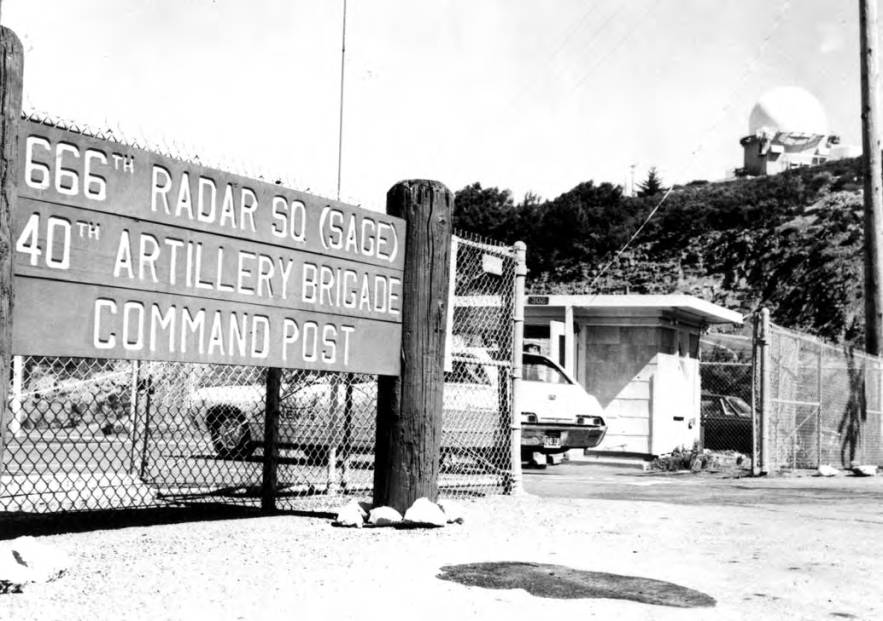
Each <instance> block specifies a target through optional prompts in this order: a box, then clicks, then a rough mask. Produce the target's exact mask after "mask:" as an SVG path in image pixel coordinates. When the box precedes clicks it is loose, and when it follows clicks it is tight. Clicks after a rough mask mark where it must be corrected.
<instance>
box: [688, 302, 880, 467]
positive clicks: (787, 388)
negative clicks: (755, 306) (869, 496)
mask: <svg viewBox="0 0 883 621" xmlns="http://www.w3.org/2000/svg"><path fill="white" fill-rule="evenodd" d="M702 358H703V360H702V364H701V370H702V432H701V437H702V442H703V446H704V447H705V448H709V449H715V450H736V451H739V452H741V453H745V454H749V455H750V454H752V448H754V447H756V449H757V457H758V458H759V464H756V466H757V468H756V470H755V472H758V473H759V472H779V471H786V470H799V469H815V468H818V467H819V466H820V465H832V466H835V467H843V468H849V467H851V466H852V465H854V464H872V465H883V403H881V388H883V359H881V358H879V357H876V356H871V355H869V354H867V353H865V352H862V351H859V350H855V349H853V348H850V347H848V346H836V345H832V344H830V343H826V342H824V341H821V340H820V339H818V338H816V337H813V336H810V335H807V334H801V333H799V332H795V331H793V330H788V329H786V328H782V327H780V326H777V325H774V324H771V323H769V322H768V321H766V322H764V321H763V320H762V313H761V314H759V315H758V317H757V318H756V320H755V327H754V334H753V336H740V335H721V334H711V335H706V336H705V337H704V338H703V354H702ZM752 438H753V439H754V447H753V446H752Z"/></svg>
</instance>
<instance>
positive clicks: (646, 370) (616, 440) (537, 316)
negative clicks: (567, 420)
mask: <svg viewBox="0 0 883 621" xmlns="http://www.w3.org/2000/svg"><path fill="white" fill-rule="evenodd" d="M524 315H525V328H524V331H525V332H524V336H525V345H527V346H529V345H538V346H539V347H540V349H541V351H543V352H544V353H545V354H546V355H548V356H549V357H551V358H552V359H553V360H555V361H557V362H559V363H560V364H561V366H563V367H564V368H565V369H566V370H567V371H569V372H570V373H571V374H572V375H573V376H574V377H575V378H577V380H578V381H579V382H580V383H581V384H582V385H583V387H584V388H585V389H586V390H587V391H588V392H590V393H591V394H593V395H594V396H595V397H597V399H598V401H600V402H601V405H602V406H603V407H604V410H605V420H606V421H607V427H608V431H607V436H606V437H605V439H604V441H603V442H602V443H601V444H600V445H599V446H598V447H597V448H595V449H591V450H590V451H587V453H594V454H595V455H596V456H597V455H604V454H617V455H632V456H645V457H646V456H650V455H660V454H663V453H668V452H671V451H672V450H674V449H675V448H677V447H679V446H686V447H688V448H689V447H691V446H692V445H693V443H694V442H695V441H697V440H698V439H699V415H700V410H699V395H700V378H699V337H700V335H701V334H702V333H703V332H704V331H705V330H706V328H707V327H708V326H710V325H713V324H736V325H741V324H742V315H741V314H739V313H737V312H735V311H731V310H728V309H726V308H723V307H722V306H718V305H717V304H712V303H711V302H706V301H705V300H701V299H699V298H696V297H693V296H689V295H529V296H528V297H527V303H526V305H525V312H524Z"/></svg>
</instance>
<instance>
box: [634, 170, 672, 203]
mask: <svg viewBox="0 0 883 621" xmlns="http://www.w3.org/2000/svg"><path fill="white" fill-rule="evenodd" d="M638 188H639V189H638V196H654V195H656V194H659V193H660V192H665V190H666V189H667V188H664V187H663V186H662V178H661V177H660V176H659V173H658V172H656V167H655V166H652V167H651V168H650V172H648V173H647V180H646V181H644V183H639V184H638Z"/></svg>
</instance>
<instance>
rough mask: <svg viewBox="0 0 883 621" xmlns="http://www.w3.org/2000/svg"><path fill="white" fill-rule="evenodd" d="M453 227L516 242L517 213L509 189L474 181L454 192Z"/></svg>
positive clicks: (508, 241)
mask: <svg viewBox="0 0 883 621" xmlns="http://www.w3.org/2000/svg"><path fill="white" fill-rule="evenodd" d="M454 204H455V205H456V208H455V210H454V228H455V229H461V230H464V231H470V232H473V233H477V234H479V235H483V236H485V237H490V238H492V239H496V240H498V241H502V242H506V243H512V242H514V241H516V239H515V238H514V235H515V234H516V232H517V219H518V212H517V209H516V208H515V205H514V203H513V201H512V194H511V193H510V192H509V190H500V189H498V188H483V187H481V184H480V183H473V184H472V185H468V186H466V187H465V188H463V189H462V190H458V191H457V192H456V193H455V195H454Z"/></svg>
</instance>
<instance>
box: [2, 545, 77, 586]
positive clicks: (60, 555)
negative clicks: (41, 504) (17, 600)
mask: <svg viewBox="0 0 883 621" xmlns="http://www.w3.org/2000/svg"><path fill="white" fill-rule="evenodd" d="M70 566H71V559H70V557H69V556H68V555H67V554H65V553H64V552H62V551H61V550H57V549H55V548H53V547H50V546H48V545H46V544H44V543H39V542H38V541H37V540H36V539H34V538H33V537H19V538H17V539H13V540H11V541H2V542H0V593H7V592H11V593H17V592H20V591H21V590H22V588H23V587H24V586H25V585H27V584H30V583H34V582H50V581H52V580H56V579H58V578H60V577H61V576H62V575H63V574H64V573H65V572H66V571H67V570H68V569H69V568H70Z"/></svg>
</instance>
